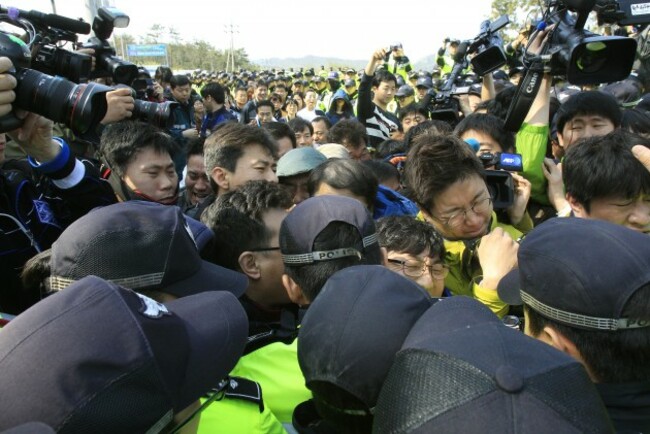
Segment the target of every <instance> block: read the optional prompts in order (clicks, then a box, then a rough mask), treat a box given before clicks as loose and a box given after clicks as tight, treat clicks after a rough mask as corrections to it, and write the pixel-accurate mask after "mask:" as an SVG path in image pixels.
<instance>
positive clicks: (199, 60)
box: [114, 24, 256, 71]
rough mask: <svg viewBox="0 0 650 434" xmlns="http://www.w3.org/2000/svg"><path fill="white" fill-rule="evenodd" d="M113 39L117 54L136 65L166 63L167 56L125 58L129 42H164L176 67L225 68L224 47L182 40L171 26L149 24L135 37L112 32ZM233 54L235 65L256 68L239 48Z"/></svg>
mask: <svg viewBox="0 0 650 434" xmlns="http://www.w3.org/2000/svg"><path fill="white" fill-rule="evenodd" d="M114 43H115V50H116V52H117V55H118V56H119V57H122V58H123V59H128V60H129V61H130V62H133V63H135V64H137V65H162V64H165V63H167V59H163V58H160V57H134V58H129V56H128V53H127V52H126V51H127V45H129V44H166V45H167V55H168V60H169V66H170V67H171V68H172V69H178V70H180V69H204V70H208V71H220V70H225V69H226V62H227V58H228V52H227V50H224V49H218V48H216V47H214V46H213V45H212V44H211V43H209V42H207V41H204V40H195V41H192V42H187V41H184V40H183V39H182V38H181V36H180V34H179V33H178V32H177V31H176V30H175V29H174V28H173V27H165V26H162V25H160V24H154V25H152V26H151V28H150V29H149V31H148V32H147V34H146V35H145V36H141V37H138V38H136V37H134V36H133V35H129V34H120V35H115V37H114ZM234 57H235V67H236V68H237V69H239V68H246V69H256V66H255V65H254V64H252V63H251V62H250V61H249V60H248V54H246V50H244V49H243V48H237V49H235V50H234Z"/></svg>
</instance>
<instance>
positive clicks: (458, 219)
mask: <svg viewBox="0 0 650 434" xmlns="http://www.w3.org/2000/svg"><path fill="white" fill-rule="evenodd" d="M491 206H492V198H491V197H489V196H488V197H486V198H483V199H478V200H477V201H476V202H474V204H472V206H471V207H470V208H469V209H463V210H460V211H458V212H456V213H454V214H452V215H450V216H447V217H435V216H433V217H434V218H435V219H436V220H438V221H439V222H441V223H442V224H444V225H445V226H448V227H450V228H457V227H458V226H460V225H462V224H463V222H464V221H465V219H466V218H467V213H468V212H469V211H470V210H471V211H472V212H473V213H474V214H477V215H480V214H485V213H486V212H489V211H490V210H491Z"/></svg>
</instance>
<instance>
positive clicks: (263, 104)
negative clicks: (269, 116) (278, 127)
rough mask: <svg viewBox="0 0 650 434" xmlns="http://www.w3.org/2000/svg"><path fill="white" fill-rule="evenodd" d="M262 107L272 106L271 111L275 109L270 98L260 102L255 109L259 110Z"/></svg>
mask: <svg viewBox="0 0 650 434" xmlns="http://www.w3.org/2000/svg"><path fill="white" fill-rule="evenodd" d="M260 107H270V108H271V111H273V110H274V107H273V103H272V102H271V101H270V100H268V99H263V100H262V101H260V102H258V103H257V107H255V111H258V110H259V108H260Z"/></svg>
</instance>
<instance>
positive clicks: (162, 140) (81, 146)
mask: <svg viewBox="0 0 650 434" xmlns="http://www.w3.org/2000/svg"><path fill="white" fill-rule="evenodd" d="M552 30H553V28H552V27H549V28H547V29H542V30H539V31H538V32H537V33H536V35H535V36H534V39H533V40H532V41H531V43H529V44H527V43H522V42H521V40H519V39H518V40H517V42H519V43H518V44H516V45H515V46H513V45H512V44H511V45H509V47H508V50H506V51H508V53H509V55H511V56H512V59H511V60H512V61H513V62H514V63H513V64H511V65H510V67H509V68H508V69H507V71H504V70H498V71H495V72H491V73H488V74H486V75H484V76H483V77H478V76H476V75H475V74H473V73H472V71H471V70H466V71H463V73H462V74H461V75H459V76H458V77H456V79H457V83H456V85H457V87H458V88H460V87H466V88H468V91H467V93H463V94H454V95H453V96H447V99H446V100H445V101H442V102H444V105H442V102H441V99H440V98H439V94H440V87H441V86H442V84H443V83H445V82H446V80H447V79H448V77H449V73H450V72H451V71H452V63H453V62H454V57H455V50H456V48H457V46H458V41H454V40H445V42H444V45H443V46H442V47H441V49H440V51H439V52H438V56H437V58H436V66H435V67H434V68H433V69H432V70H430V71H415V70H413V68H412V66H411V63H410V60H409V58H408V57H407V55H406V54H405V48H404V47H402V45H401V44H395V45H393V46H391V47H390V49H384V48H381V49H378V50H376V51H375V52H373V53H372V55H371V56H369V61H368V64H367V65H366V67H365V68H364V69H363V70H361V71H356V70H355V69H353V68H350V69H345V70H330V71H326V70H325V68H321V70H320V71H318V72H315V71H314V70H313V69H302V70H300V71H298V70H295V71H294V70H279V69H278V70H273V71H269V70H267V71H255V72H251V71H239V72H236V73H226V72H223V71H222V72H217V73H211V72H207V71H197V72H196V73H194V74H190V75H183V74H174V73H173V71H172V70H171V69H170V68H167V67H160V68H158V70H157V71H156V74H155V76H154V77H153V80H152V81H151V84H150V85H149V87H148V88H147V89H146V91H144V92H143V93H141V94H139V95H137V97H139V98H142V99H144V100H146V101H149V102H155V103H164V102H166V101H170V102H173V103H175V104H174V105H171V106H169V105H168V106H166V107H168V108H171V111H170V113H169V114H168V117H165V116H167V115H165V116H163V118H164V119H163V121H164V122H162V123H161V124H160V125H154V123H152V122H143V121H136V120H131V119H129V118H130V117H131V116H132V113H133V110H134V103H135V101H134V94H133V93H132V92H131V91H130V90H129V89H124V88H118V89H116V90H113V91H111V92H108V93H107V94H106V99H107V106H108V110H107V112H106V116H105V117H104V119H103V120H102V122H101V125H100V126H99V127H98V129H97V131H95V132H94V133H95V134H96V135H97V137H99V142H98V143H92V140H89V139H88V136H84V135H82V134H77V132H75V131H71V130H68V129H66V128H61V126H60V125H55V124H53V122H52V121H51V120H48V119H46V118H44V117H42V116H38V115H36V114H34V113H27V112H22V111H20V110H16V109H15V107H14V106H12V103H13V101H14V98H15V93H14V90H15V88H16V85H17V83H16V79H15V77H14V76H13V75H11V74H9V73H8V71H10V70H11V68H12V63H11V61H10V60H9V59H8V58H6V57H0V116H2V115H5V114H8V113H9V112H12V111H13V112H14V113H16V114H17V115H18V116H19V117H20V118H21V119H22V121H23V123H22V126H21V127H20V128H18V129H16V130H14V131H10V132H8V133H7V134H6V135H5V134H1V135H0V163H1V164H2V166H1V170H0V186H1V189H2V190H1V194H2V201H1V202H0V229H1V232H0V270H2V271H1V272H2V284H1V285H0V312H1V313H0V327H1V328H0V391H1V393H0V430H8V431H6V432H14V431H13V430H14V429H15V430H16V431H15V432H43V433H47V432H70V433H78V432H125V433H127V432H134V433H135V432H143V433H144V432H147V433H158V432H170V433H171V432H181V433H196V432H201V433H229V434H232V433H242V434H243V433H271V434H281V433H370V432H373V433H423V432H454V433H457V432H548V431H556V432H593V433H610V432H618V433H650V238H649V235H650V94H648V96H646V95H645V94H644V89H643V85H642V80H641V79H640V78H639V77H638V76H637V75H636V74H635V72H633V73H632V74H631V75H630V77H629V78H627V79H626V80H624V81H622V82H616V83H607V84H603V85H602V86H590V87H588V88H587V87H584V88H577V87H575V86H572V85H570V84H565V83H562V82H558V81H557V80H556V78H554V77H551V76H550V75H549V74H546V75H544V77H543V80H542V83H541V86H540V90H539V92H538V93H537V95H536V96H535V99H534V100H533V101H532V105H531V107H530V110H529V111H528V113H525V114H524V113H522V115H524V122H523V123H522V125H521V126H520V127H519V129H518V131H516V132H512V131H509V130H508V129H507V128H506V124H505V117H506V113H507V111H508V107H509V106H510V102H511V101H512V99H513V98H514V96H515V93H516V86H517V84H518V81H519V80H520V79H521V76H522V73H523V72H525V70H524V69H523V68H522V65H520V64H517V63H516V60H517V56H518V53H519V54H520V52H521V50H523V47H527V50H529V52H531V53H539V52H540V50H541V49H542V48H543V45H544V43H545V42H544V41H545V36H546V35H547V34H548V33H549V32H550V31H552ZM456 60H458V59H456ZM141 74H142V75H141V78H145V77H146V75H147V73H146V71H144V70H142V71H141ZM149 78H150V77H149ZM465 85H466V86H465ZM54 131H57V134H55V133H54ZM512 154H515V158H514V159H515V160H518V161H520V162H521V165H520V167H519V168H514V169H513V168H509V170H504V169H503V167H505V166H507V165H505V164H504V163H503V161H504V158H503V157H504V156H510V157H512ZM21 155H22V156H24V157H25V158H21ZM511 159H512V158H511ZM508 167H509V166H508ZM3 432H4V431H3Z"/></svg>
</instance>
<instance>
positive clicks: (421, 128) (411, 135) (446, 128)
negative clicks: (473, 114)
mask: <svg viewBox="0 0 650 434" xmlns="http://www.w3.org/2000/svg"><path fill="white" fill-rule="evenodd" d="M426 131H431V132H432V133H435V134H439V135H446V134H451V133H452V131H453V128H452V127H451V125H449V124H448V123H447V122H445V121H441V120H439V119H431V120H427V121H424V122H420V123H419V124H417V125H415V126H414V127H412V128H411V129H410V130H408V132H407V133H406V134H404V145H405V146H406V149H410V148H411V147H412V146H413V141H414V140H415V138H416V137H417V136H419V135H420V134H422V133H424V132H426Z"/></svg>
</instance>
